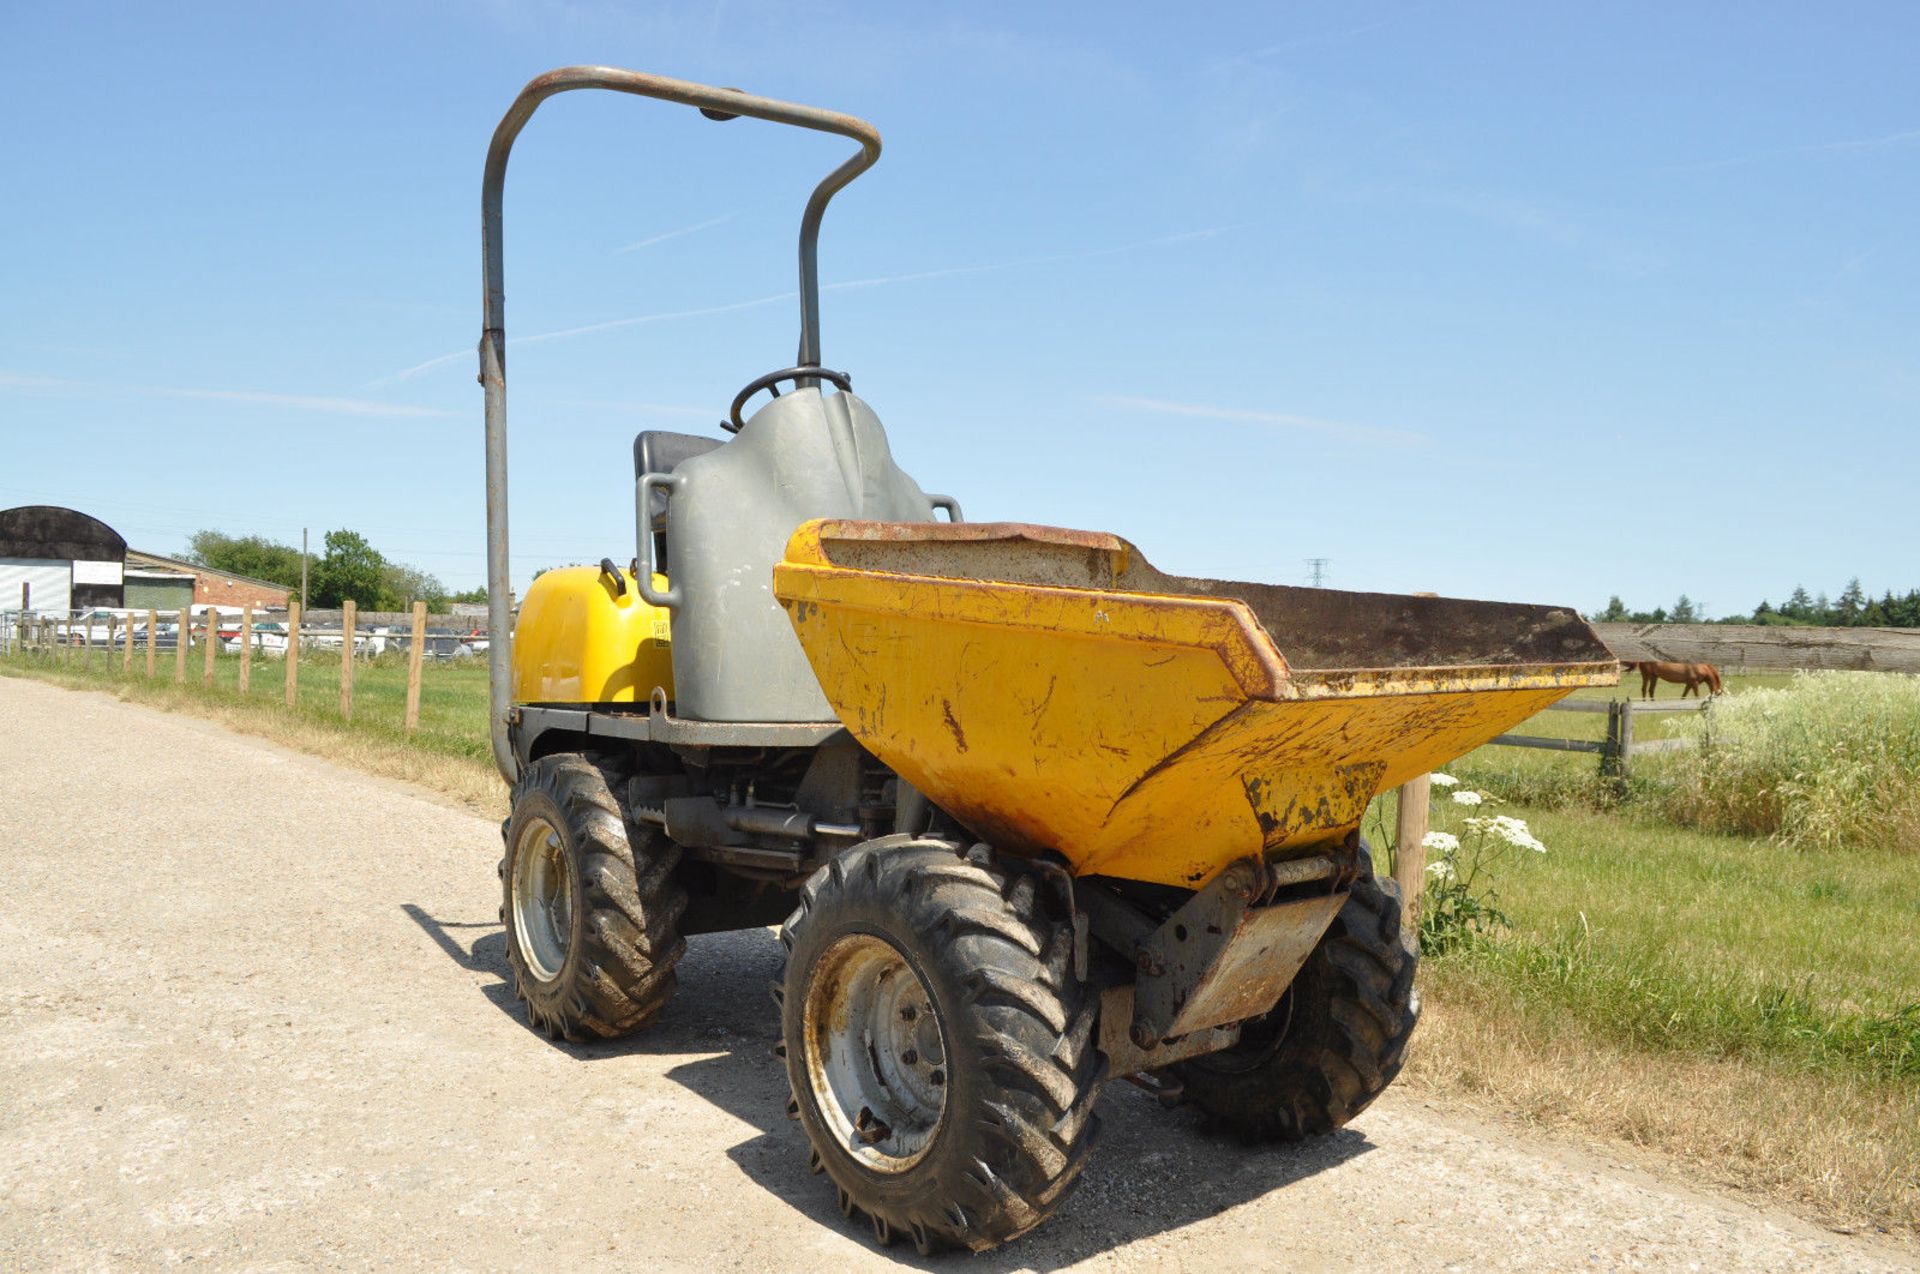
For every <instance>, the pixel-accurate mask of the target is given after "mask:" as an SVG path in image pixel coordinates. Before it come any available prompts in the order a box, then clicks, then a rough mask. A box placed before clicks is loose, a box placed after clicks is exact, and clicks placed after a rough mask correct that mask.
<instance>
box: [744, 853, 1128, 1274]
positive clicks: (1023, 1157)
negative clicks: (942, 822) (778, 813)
mask: <svg viewBox="0 0 1920 1274" xmlns="http://www.w3.org/2000/svg"><path fill="white" fill-rule="evenodd" d="M780 939H781V941H782V942H783V943H784V944H785V945H786V947H787V952H788V954H787V967H786V971H785V974H784V976H783V978H782V981H781V982H780V983H779V984H778V986H777V989H778V993H779V997H780V1001H781V1032H782V1037H783V1039H784V1041H785V1052H786V1059H787V1077H788V1080H789V1082H790V1083H791V1084H792V1087H793V1103H792V1106H791V1107H790V1110H791V1111H792V1112H793V1113H794V1114H796V1115H797V1116H798V1118H799V1119H800V1122H801V1125H802V1127H803V1128H804V1129H805V1131H806V1134H807V1139H808V1141H810V1142H811V1143H812V1159H811V1166H812V1167H813V1168H814V1170H815V1171H824V1172H825V1173H826V1174H827V1175H828V1176H829V1177H831V1178H832V1179H833V1182H834V1185H835V1186H836V1187H837V1189H838V1193H839V1201H840V1207H841V1210H842V1211H843V1212H844V1213H846V1214H847V1215H849V1216H852V1215H853V1214H854V1213H855V1212H856V1211H858V1212H861V1213H864V1214H865V1215H866V1216H867V1218H868V1219H869V1220H870V1221H871V1223H872V1225H873V1231H874V1236H875V1237H876V1238H877V1239H878V1240H879V1241H880V1242H881V1243H883V1244H885V1243H890V1242H892V1241H893V1239H894V1238H895V1237H906V1238H911V1239H912V1240H913V1242H914V1244H915V1245H916V1246H917V1247H918V1248H919V1249H920V1251H921V1252H922V1253H928V1252H931V1251H933V1250H935V1249H936V1248H940V1247H950V1246H957V1247H966V1248H972V1249H974V1250H976V1251H981V1250H985V1249H987V1248H990V1247H993V1246H995V1245H997V1244H1000V1243H1004V1242H1006V1241H1007V1240H1009V1239H1012V1238H1014V1237H1016V1236H1018V1235H1020V1234H1023V1233H1025V1232H1026V1231H1027V1230H1029V1229H1032V1228H1033V1227H1034V1226H1036V1225H1038V1224H1039V1223H1040V1222H1041V1221H1043V1220H1045V1219H1046V1218H1047V1217H1048V1216H1049V1215H1051V1214H1052V1213H1053V1211H1054V1210H1055V1209H1057V1208H1058V1207H1059V1206H1060V1204H1061V1202H1062V1201H1063V1200H1064V1199H1065V1197H1066V1194H1067V1191H1068V1190H1069V1188H1070V1187H1071V1186H1072V1185H1073V1183H1074V1181H1075V1180H1076V1179H1077V1178H1078V1176H1079V1174H1080V1169H1081V1167H1082V1166H1083V1165H1084V1164H1085V1162H1086V1158H1087V1155H1088V1154H1089V1152H1090V1151H1091V1150H1092V1147H1093V1140H1094V1133H1095V1127H1096V1121H1095V1119H1094V1116H1093V1101H1094V1095H1095V1092H1096V1089H1097V1082H1098V1056H1099V1054H1098V1049H1097V1048H1096V1045H1095V1040H1094V1038H1093V1028H1094V1007H1095V1001H1094V997H1093V995H1092V993H1091V992H1090V990H1089V989H1088V988H1087V987H1086V986H1085V984H1083V983H1081V982H1080V981H1079V980H1078V979H1076V978H1075V977H1074V974H1073V960H1072V952H1073V935H1072V929H1071V927H1070V926H1068V925H1066V924H1064V923H1062V922H1060V921H1059V920H1056V919H1054V918H1052V917H1050V916H1049V915H1048V914H1047V913H1046V908H1045V904H1044V899H1043V898H1042V897H1041V895H1040V891H1039V890H1038V889H1037V888H1036V885H1035V881H1034V880H1033V878H1032V877H1029V876H1023V875H1008V874H1004V873H1002V872H1000V871H998V870H996V869H995V868H994V867H993V866H991V865H990V864H989V863H988V862H987V861H986V860H985V858H984V854H982V853H976V855H975V856H973V857H962V856H961V855H960V854H959V853H958V852H956V848H955V847H954V846H953V845H951V844H948V843H946V842H944V841H934V840H921V839H916V838H913V837H907V836H889V837H884V838H882V839H880V840H877V841H869V842H867V843H865V844H863V845H858V846H855V847H854V848H853V849H850V850H848V851H847V852H846V853H844V854H841V855H840V856H838V857H837V858H835V859H834V860H833V861H832V862H830V863H828V864H827V866H825V867H823V868H822V869H821V870H820V871H819V872H817V873H815V874H814V876H813V878H812V879H811V880H809V881H808V882H807V884H806V886H805V888H804V889H803V890H802V891H801V895H800V905H799V907H798V908H797V909H796V910H795V911H794V913H793V914H792V915H791V916H790V917H788V919H787V922H786V924H785V925H784V926H783V927H782V929H781V932H780Z"/></svg>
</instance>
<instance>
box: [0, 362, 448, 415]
mask: <svg viewBox="0 0 1920 1274" xmlns="http://www.w3.org/2000/svg"><path fill="white" fill-rule="evenodd" d="M0 389H27V390H42V391H48V392H53V393H66V394H131V395H133V396H135V397H140V398H202V399H209V400H213V401H218V402H234V403H260V404H263V405H265V406H271V407H294V408H298V409H300V410H302V411H324V412H328V413H331V414H333V415H338V416H378V417H388V418H395V417H421V416H452V415H456V414H457V413H455V412H451V411H447V410H445V409H444V408H440V407H412V406H408V405H406V404H404V403H386V402H379V401H377V400H375V399H371V398H331V397H324V396H321V395H316V394H278V393H271V392H268V391H265V390H256V389H196V388H182V387H180V386H176V385H113V384H104V383H101V382H98V381H85V380H61V379H58V378H56V377H51V376H28V375H25V374H23V373H20V372H9V371H0Z"/></svg>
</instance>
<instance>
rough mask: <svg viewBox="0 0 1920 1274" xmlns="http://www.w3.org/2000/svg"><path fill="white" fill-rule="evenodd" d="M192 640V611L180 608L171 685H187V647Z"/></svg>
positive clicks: (183, 607)
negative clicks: (178, 631) (178, 633)
mask: <svg viewBox="0 0 1920 1274" xmlns="http://www.w3.org/2000/svg"><path fill="white" fill-rule="evenodd" d="M192 640H193V611H192V610H190V609H189V608H187V607H185V606H182V607H181V608H180V635H179V637H178V638H177V639H176V640H175V641H174V643H173V684H174V685H176V686H184V685H186V684H187V645H188V643H190V642H191V641H192Z"/></svg>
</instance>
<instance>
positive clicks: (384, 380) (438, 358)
mask: <svg viewBox="0 0 1920 1274" xmlns="http://www.w3.org/2000/svg"><path fill="white" fill-rule="evenodd" d="M1246 224H1247V223H1246V222H1240V223H1236V224H1233V225H1224V226H1207V227H1205V228H1203V229H1200V230H1183V231H1181V232H1179V233H1178V234H1165V235H1158V236H1156V237H1154V238H1152V239H1140V240H1137V241H1135V242H1133V243H1122V244H1118V245H1116V246H1114V247H1111V248H1094V249H1091V250H1089V251H1086V252H1063V253H1057V254H1054V255H1051V256H1041V257H1022V258H1020V259H1018V260H1014V261H994V262H989V263H987V264H985V265H956V266H946V267H944V268H941V269H937V270H915V271H912V272H910V273H907V274H888V275H881V276H879V277H877V278H871V279H847V280H845V281H843V282H840V283H828V284H824V285H822V286H821V288H820V290H821V291H822V292H848V291H853V290H856V289H859V288H877V287H887V286H889V285H891V284H895V283H918V282H922V281H924V280H927V279H945V278H953V277H956V276H958V275H966V274H987V273H991V272H993V271H996V270H1019V269H1026V268H1029V267H1033V266H1042V265H1061V264H1064V263H1066V262H1071V261H1092V260H1097V259H1098V258H1100V257H1110V256H1115V255H1117V254H1119V253H1123V252H1138V251H1140V250H1141V249H1143V248H1159V247H1166V246H1168V245H1171V244H1175V243H1191V242H1194V241H1195V240H1199V239H1211V238H1213V237H1214V236H1215V235H1222V234H1226V233H1227V232H1229V231H1231V230H1238V229H1240V228H1241V226H1243V225H1246ZM798 296H799V293H797V292H776V293H774V294H773V295H771V296H760V297H755V298H754V299H753V300H751V301H731V302H729V303H727V304H725V305H708V306H703V307H701V308H699V309H693V310H669V311H666V312H664V313H660V314H636V315H634V316H633V317H631V318H620V319H609V320H607V321H606V322H604V323H588V324H586V325H584V326H582V327H564V328H561V329H559V330H558V331H553V332H535V333H533V334H532V335H530V336H509V337H508V338H507V344H508V346H510V347H511V346H514V345H535V344H539V343H540V342H543V341H560V340H566V339H568V338H569V337H574V336H587V335H590V334H592V333H594V332H610V331H613V330H614V329H616V328H622V327H637V326H639V325H641V324H643V323H665V322H669V321H671V320H674V319H686V318H705V317H706V316H708V315H711V314H731V313H734V312H735V311H738V310H752V309H758V308H759V307H761V306H763V305H777V304H779V303H780V302H782V301H791V300H794V299H795V298H796V297H798ZM462 358H473V359H476V361H477V359H478V355H476V354H475V353H474V351H472V350H470V349H461V350H453V351H452V352H450V353H446V354H438V355H435V356H434V357H432V358H429V359H427V360H426V361H425V362H422V363H415V364H414V365H413V366H411V367H403V368H401V369H400V370H399V371H397V372H389V373H387V374H386V375H385V376H382V377H380V378H379V379H377V380H372V381H369V382H367V388H369V389H379V388H382V387H383V386H386V385H391V384H393V383H394V382H396V381H402V380H411V379H412V378H413V377H415V376H418V375H419V374H420V373H421V372H425V371H431V370H432V369H433V368H436V367H439V366H441V365H443V364H445V363H451V362H454V361H456V360H458V359H462Z"/></svg>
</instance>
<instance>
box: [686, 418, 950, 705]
mask: <svg viewBox="0 0 1920 1274" xmlns="http://www.w3.org/2000/svg"><path fill="white" fill-rule="evenodd" d="M674 472H675V473H676V474H677V475H678V476H679V477H681V478H682V479H684V481H683V482H682V484H681V485H680V486H679V488H678V489H677V490H676V491H675V492H674V493H673V497H672V499H670V500H668V501H667V578H668V579H669V580H670V581H671V582H672V583H673V584H674V586H675V587H677V588H678V589H679V590H680V592H681V596H682V599H683V600H682V602H681V605H680V607H679V608H678V609H677V610H675V611H674V613H673V683H674V701H675V704H674V710H675V713H676V715H679V716H683V717H690V718H693V719H695V720H701V721H832V720H834V719H835V717H834V713H833V709H832V708H831V707H830V706H829V705H828V703H827V698H826V696H825V695H824V694H822V693H821V692H820V685H819V683H818V682H817V681H816V680H815V679H814V675H813V669H812V668H810V667H808V665H807V657H806V653H805V652H804V651H802V650H801V648H800V641H799V639H798V638H797V637H795V636H794V635H793V627H792V625H791V624H790V623H789V622H788V621H787V616H786V612H785V611H783V610H782V609H781V608H780V604H779V602H777V601H775V600H774V597H773V565H774V563H775V562H778V561H779V560H780V559H781V557H782V556H783V555H784V554H785V551H786V547H787V540H788V538H789V537H790V536H792V534H793V531H794V528H795V527H798V526H799V525H800V524H801V523H802V522H805V521H806V520H807V519H809V518H864V519H872V520H877V521H886V522H930V521H932V520H933V506H932V505H931V504H930V503H928V500H927V496H926V494H925V493H924V492H923V491H921V490H920V487H919V484H917V483H916V482H914V480H913V479H912V478H909V477H908V476H907V475H906V474H905V473H903V472H901V470H900V467H899V466H898V465H896V464H894V462H893V452H892V450H891V449H890V448H889V447H888V446H887V435H886V431H885V430H884V429H882V428H881V426H880V418H879V417H878V416H876V415H874V413H873V409H872V408H871V407H868V406H867V405H866V403H864V402H862V401H861V400H860V399H859V398H857V397H855V396H854V395H852V394H840V393H836V394H830V395H826V394H822V393H821V392H820V391H819V390H818V389H813V388H807V389H797V390H794V391H793V392H792V393H788V394H784V395H782V396H781V397H779V398H776V399H774V400H773V401H772V402H770V403H768V404H767V405H766V406H765V407H763V408H761V409H760V410H759V411H758V412H756V413H755V414H754V416H753V417H752V419H750V420H748V421H747V425H746V428H744V429H742V430H741V431H740V432H739V434H738V435H737V436H736V437H735V438H734V439H733V440H732V441H731V442H728V443H727V444H726V445H725V446H722V447H720V448H718V449H716V450H713V451H710V452H707V453H706V454H705V455H699V456H694V457H692V458H691V459H688V460H686V461H683V462H682V463H681V464H680V465H679V467H678V468H676V469H675V470H674Z"/></svg>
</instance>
